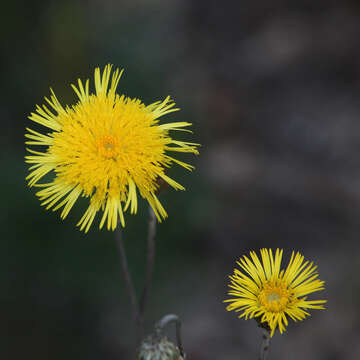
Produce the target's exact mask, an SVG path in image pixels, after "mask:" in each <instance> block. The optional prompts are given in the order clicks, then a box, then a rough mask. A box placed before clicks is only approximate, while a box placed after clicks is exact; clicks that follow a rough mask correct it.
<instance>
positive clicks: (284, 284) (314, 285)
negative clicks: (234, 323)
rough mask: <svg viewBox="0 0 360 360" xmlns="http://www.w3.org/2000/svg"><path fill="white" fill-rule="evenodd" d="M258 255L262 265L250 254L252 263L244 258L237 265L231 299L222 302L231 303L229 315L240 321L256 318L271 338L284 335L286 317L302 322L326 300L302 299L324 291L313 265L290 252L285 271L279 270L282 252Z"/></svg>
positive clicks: (231, 279)
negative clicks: (235, 315)
mask: <svg viewBox="0 0 360 360" xmlns="http://www.w3.org/2000/svg"><path fill="white" fill-rule="evenodd" d="M260 252H261V260H262V261H260V259H259V258H258V256H257V255H256V253H255V252H253V251H252V252H250V257H251V259H249V258H248V257H247V256H243V257H242V258H240V260H239V261H238V262H237V264H238V265H239V266H240V268H241V269H242V271H240V270H239V269H234V274H233V275H232V276H230V284H229V288H230V289H231V290H229V292H228V294H229V295H231V296H233V298H231V299H227V300H225V302H229V303H230V304H229V305H228V306H227V308H226V309H227V310H228V311H231V310H234V311H236V312H240V315H239V317H240V318H242V317H245V319H248V318H250V319H251V318H257V319H258V320H259V321H260V322H261V323H266V324H267V325H268V326H269V327H270V329H271V336H273V335H274V333H275V330H276V329H277V328H278V329H279V331H280V333H283V332H284V331H285V326H287V325H288V320H287V316H289V317H290V318H291V319H293V320H294V321H297V320H303V319H305V317H306V316H309V315H310V314H309V313H308V312H307V311H306V309H324V306H323V305H321V304H324V303H326V300H307V297H306V296H305V295H308V294H311V293H313V292H316V291H320V290H323V289H324V282H323V281H320V280H319V279H318V274H317V271H316V266H314V265H313V263H309V261H305V262H304V257H303V256H302V255H301V254H300V253H296V255H295V253H294V252H293V253H292V255H291V258H290V262H289V264H288V266H287V268H286V269H285V270H281V268H280V267H281V259H282V254H283V250H281V251H280V250H279V249H277V250H276V252H275V256H273V252H272V250H271V249H261V250H260Z"/></svg>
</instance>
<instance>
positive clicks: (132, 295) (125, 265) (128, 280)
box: [115, 226, 139, 323]
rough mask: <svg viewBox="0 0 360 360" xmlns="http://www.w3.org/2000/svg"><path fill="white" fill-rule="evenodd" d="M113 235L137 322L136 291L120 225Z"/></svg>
mask: <svg viewBox="0 0 360 360" xmlns="http://www.w3.org/2000/svg"><path fill="white" fill-rule="evenodd" d="M115 235H116V245H117V248H118V251H119V255H120V260H121V267H122V271H123V274H124V280H125V286H126V291H127V293H128V295H129V298H130V302H131V308H132V313H133V317H134V321H135V322H136V323H137V319H138V317H139V310H138V305H137V300H136V292H135V288H134V284H133V281H132V278H131V275H130V271H129V267H128V262H127V259H126V253H125V247H124V241H123V237H122V233H121V228H120V226H118V227H117V228H116V230H115Z"/></svg>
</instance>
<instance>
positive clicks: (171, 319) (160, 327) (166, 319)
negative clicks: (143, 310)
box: [155, 314, 185, 358]
mask: <svg viewBox="0 0 360 360" xmlns="http://www.w3.org/2000/svg"><path fill="white" fill-rule="evenodd" d="M170 323H175V325H176V341H177V346H178V348H179V351H180V355H181V356H182V357H183V358H185V354H184V348H183V346H182V341H181V321H180V319H179V317H178V316H177V315H175V314H168V315H165V316H163V317H162V318H161V319H160V320H159V321H158V322H157V323H156V325H155V331H156V332H157V333H158V334H159V335H162V333H163V331H164V327H165V326H166V325H168V324H170Z"/></svg>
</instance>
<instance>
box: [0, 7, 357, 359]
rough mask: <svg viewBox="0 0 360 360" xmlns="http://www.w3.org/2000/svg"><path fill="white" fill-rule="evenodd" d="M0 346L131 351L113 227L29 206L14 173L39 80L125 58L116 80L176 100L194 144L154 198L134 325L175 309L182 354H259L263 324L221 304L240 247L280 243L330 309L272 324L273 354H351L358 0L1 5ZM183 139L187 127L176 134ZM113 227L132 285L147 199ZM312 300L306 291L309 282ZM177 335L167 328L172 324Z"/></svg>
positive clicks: (11, 354)
mask: <svg viewBox="0 0 360 360" xmlns="http://www.w3.org/2000/svg"><path fill="white" fill-rule="evenodd" d="M2 15H3V16H2V21H1V22H0V27H1V31H0V34H1V38H2V44H3V51H2V55H1V59H0V62H1V69H2V81H1V85H0V91H1V100H0V112H1V120H2V130H1V135H0V136H1V145H2V157H1V164H2V176H1V185H2V186H1V187H0V191H1V200H2V205H1V207H0V212H1V214H0V222H1V241H0V284H1V291H0V337H1V347H0V357H1V358H3V359H19V360H20V359H23V358H24V357H26V358H28V359H37V360H47V359H50V358H51V359H52V360H60V359H68V360H70V359H89V360H91V359H94V360H95V359H103V360H115V359H127V358H131V346H132V344H133V333H134V327H133V324H132V322H131V315H130V304H129V299H128V296H127V294H126V293H125V291H124V282H123V278H122V274H121V272H120V260H119V256H118V254H117V252H116V247H115V241H114V234H113V233H111V232H107V231H99V230H98V229H97V227H96V226H93V227H92V229H91V230H90V232H89V233H88V234H86V235H85V234H83V233H81V232H79V231H78V230H77V228H75V224H76V222H77V221H78V220H79V218H80V217H81V215H82V213H83V211H84V210H85V203H80V204H77V205H75V206H74V208H73V210H72V211H71V212H70V215H69V216H68V218H67V219H66V220H65V221H61V220H60V216H59V214H58V213H53V212H52V211H45V209H44V208H42V207H40V204H39V201H38V199H37V198H36V196H35V195H34V192H35V191H34V190H32V189H29V188H28V187H27V186H26V183H25V181H24V178H25V176H26V173H27V170H26V167H25V166H24V161H23V157H24V154H25V151H24V132H25V130H24V129H25V127H27V126H31V121H30V120H28V119H27V116H28V114H29V113H30V112H32V111H34V108H35V105H36V104H42V103H43V97H44V96H48V95H49V87H50V86H51V87H52V88H53V89H54V91H55V93H56V95H57V96H58V98H59V99H60V101H61V102H62V103H63V104H72V103H73V102H74V101H75V95H74V93H73V91H72V90H71V88H70V86H69V85H70V83H73V82H75V81H76V80H77V78H79V77H80V78H82V79H86V78H90V79H91V78H92V77H93V70H94V68H95V67H96V66H100V67H101V68H103V67H104V65H105V64H107V63H113V64H114V65H115V66H119V67H124V68H125V73H124V75H123V77H122V79H121V81H120V85H119V90H118V91H119V92H121V93H125V94H126V95H128V96H130V97H138V98H140V99H142V100H143V101H144V102H145V103H151V102H153V101H156V100H158V99H162V98H164V97H165V96H167V95H171V96H173V97H174V98H175V100H176V102H177V104H178V106H179V107H180V108H181V109H182V111H181V112H178V113H174V114H169V115H167V116H166V117H165V118H164V119H163V121H190V122H192V123H193V124H194V127H193V128H194V134H193V135H189V134H186V135H184V136H183V139H184V140H185V139H186V140H188V141H195V142H199V143H201V144H202V145H203V146H202V148H201V149H200V156H199V157H193V156H191V155H189V156H185V157H184V159H186V160H187V161H188V162H190V163H193V164H194V165H195V166H196V170H195V171H194V172H193V173H188V172H187V171H186V170H184V169H178V168H177V169H175V168H174V169H172V170H171V176H172V177H174V178H175V179H176V180H178V181H179V182H180V183H182V184H183V185H184V186H185V187H186V189H187V190H186V192H176V191H173V190H168V191H165V192H164V193H163V194H161V195H160V199H161V201H162V202H163V203H164V206H165V208H166V209H167V211H168V214H169V218H168V219H167V220H166V221H165V222H164V223H162V224H160V225H159V226H158V234H157V239H156V241H157V259H156V267H155V274H154V286H153V291H152V294H151V299H150V303H149V304H148V312H147V322H146V329H147V332H149V331H151V328H152V324H153V323H154V321H156V320H158V319H159V318H160V317H161V316H162V315H164V314H166V313H170V312H174V313H177V314H178V315H179V316H180V317H181V319H182V320H183V342H184V347H185V350H186V352H187V353H188V357H189V359H193V360H205V359H222V360H232V359H240V358H241V359H255V358H256V356H257V352H258V348H259V345H260V342H261V331H260V329H258V328H257V325H256V323H255V321H252V320H251V321H250V320H248V321H245V320H239V319H237V318H236V314H235V313H227V312H226V311H225V307H224V304H223V303H222V301H223V299H224V298H225V296H226V295H225V293H226V286H227V282H228V280H227V276H228V275H229V274H231V273H232V271H233V267H234V264H235V260H236V259H237V258H238V257H239V256H241V255H243V254H245V253H247V252H248V251H249V250H257V249H259V248H260V247H271V248H276V247H281V248H284V250H285V255H286V257H287V256H289V255H290V253H291V251H292V250H293V249H295V250H299V251H301V252H302V253H303V254H304V255H305V257H306V258H307V259H310V260H313V261H314V262H315V263H316V264H318V266H319V273H320V278H321V279H322V280H325V281H326V291H324V292H322V294H319V296H318V297H319V298H326V299H328V305H327V307H328V310H326V311H313V312H312V317H311V318H309V319H308V320H305V321H304V322H301V323H296V324H295V323H291V324H290V325H289V327H288V331H287V332H286V333H285V335H283V336H280V335H276V336H275V337H274V338H273V341H272V346H271V350H270V356H269V359H279V360H282V359H284V360H285V359H294V360H297V359H308V360H311V359H317V360H321V359H324V360H325V359H328V360H336V359H349V360H352V359H353V360H355V359H359V358H360V344H359V342H358V340H359V335H360V321H359V319H360V316H359V315H360V311H359V309H360V281H359V278H358V274H359V265H360V255H359V254H360V251H359V250H360V243H359V230H360V225H359V223H360V157H359V156H358V154H359V150H360V101H359V99H360V86H359V85H360V46H359V38H360V21H359V18H360V5H359V2H358V1H347V0H345V1H341V2H332V1H322V0H318V1H316V2H315V4H314V1H297V2H289V1H285V0H275V1H271V2H270V4H269V1H264V0H262V1H261V0H260V1H249V0H246V1H223V2H219V1H209V0H207V1H205V0H197V1H191V0H187V1H180V0H177V1H160V0H153V1H145V0H135V1H134V0H132V1H131V0H127V1H114V0H108V1H100V0H89V1H42V0H34V1H31V2H27V1H17V0H15V1H11V2H6V4H4V5H3V9H2ZM190 139H191V140H190ZM140 205H141V206H140V212H139V214H138V215H137V216H131V215H129V214H127V217H126V220H127V226H126V228H125V229H124V231H123V235H124V239H125V242H126V249H127V252H128V258H129V263H130V268H131V271H132V274H133V276H134V281H135V284H136V287H137V289H141V287H142V281H143V278H144V271H145V264H144V262H145V248H146V247H145V239H146V225H147V219H146V215H147V208H146V204H145V203H144V202H141V204H140ZM314 297H316V296H314ZM172 335H173V334H172V333H171V331H170V336H172Z"/></svg>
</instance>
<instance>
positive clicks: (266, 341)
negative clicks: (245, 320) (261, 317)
mask: <svg viewBox="0 0 360 360" xmlns="http://www.w3.org/2000/svg"><path fill="white" fill-rule="evenodd" d="M262 331H263V340H262V343H261V347H260V355H259V360H266V359H267V357H268V354H269V348H270V331H269V330H268V329H265V328H262Z"/></svg>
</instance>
